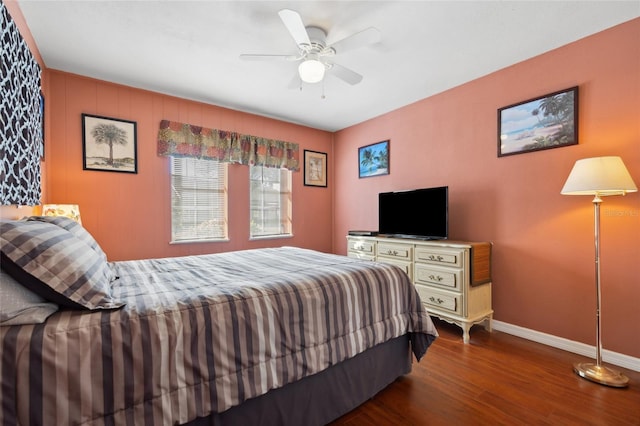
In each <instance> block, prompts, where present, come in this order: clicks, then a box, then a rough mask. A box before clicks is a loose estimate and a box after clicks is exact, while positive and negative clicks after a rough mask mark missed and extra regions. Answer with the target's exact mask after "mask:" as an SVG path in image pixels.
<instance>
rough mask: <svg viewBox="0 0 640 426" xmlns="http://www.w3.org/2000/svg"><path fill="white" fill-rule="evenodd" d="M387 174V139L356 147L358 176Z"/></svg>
mask: <svg viewBox="0 0 640 426" xmlns="http://www.w3.org/2000/svg"><path fill="white" fill-rule="evenodd" d="M388 174H389V141H388V140H386V141H382V142H378V143H374V144H371V145H367V146H362V147H360V148H358V177H359V178H364V177H372V176H381V175H388Z"/></svg>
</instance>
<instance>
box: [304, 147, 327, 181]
mask: <svg viewBox="0 0 640 426" xmlns="http://www.w3.org/2000/svg"><path fill="white" fill-rule="evenodd" d="M304 185H305V186H322V187H325V188H326V187H327V154H326V153H325V152H317V151H309V150H306V149H305V150H304Z"/></svg>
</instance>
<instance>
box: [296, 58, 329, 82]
mask: <svg viewBox="0 0 640 426" xmlns="http://www.w3.org/2000/svg"><path fill="white" fill-rule="evenodd" d="M324 72H325V66H324V64H323V63H322V62H320V61H318V60H317V59H307V60H305V61H303V62H301V63H300V65H299V66H298V74H300V79H301V80H302V81H304V82H305V83H318V82H319V81H322V79H323V78H324Z"/></svg>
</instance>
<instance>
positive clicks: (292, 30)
mask: <svg viewBox="0 0 640 426" xmlns="http://www.w3.org/2000/svg"><path fill="white" fill-rule="evenodd" d="M278 15H280V19H282V22H283V23H284V26H285V27H287V30H289V34H291V37H293V40H294V41H295V42H296V44H297V45H298V46H303V45H307V46H310V45H311V41H310V40H309V34H307V30H306V29H305V28H304V23H303V22H302V18H301V17H300V14H299V13H298V12H296V11H295V10H291V9H282V10H281V11H280V12H278Z"/></svg>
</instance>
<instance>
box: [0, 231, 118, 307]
mask: <svg viewBox="0 0 640 426" xmlns="http://www.w3.org/2000/svg"><path fill="white" fill-rule="evenodd" d="M0 252H1V255H2V259H1V260H2V269H4V270H5V271H6V272H7V273H8V274H9V275H11V276H12V277H13V278H15V279H16V280H17V281H18V282H19V283H21V284H22V285H24V286H25V287H27V288H28V289H29V290H31V291H33V292H34V293H36V294H38V295H40V296H42V297H44V298H45V299H47V300H49V301H51V302H54V303H57V304H59V305H61V306H64V307H67V308H71V309H90V310H91V309H114V308H118V307H120V306H122V305H124V303H119V302H117V301H115V300H113V299H112V297H111V285H110V282H111V278H112V272H111V268H109V264H108V263H107V262H106V261H105V260H104V258H102V257H101V256H100V255H99V254H98V253H96V252H95V251H94V250H91V249H90V248H89V246H88V245H87V244H86V243H85V242H83V241H82V240H80V239H79V238H77V237H76V236H74V235H73V234H72V233H70V232H69V231H67V230H65V229H63V228H61V227H59V226H57V225H54V224H53V223H46V222H40V221H3V222H1V223H0Z"/></svg>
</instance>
